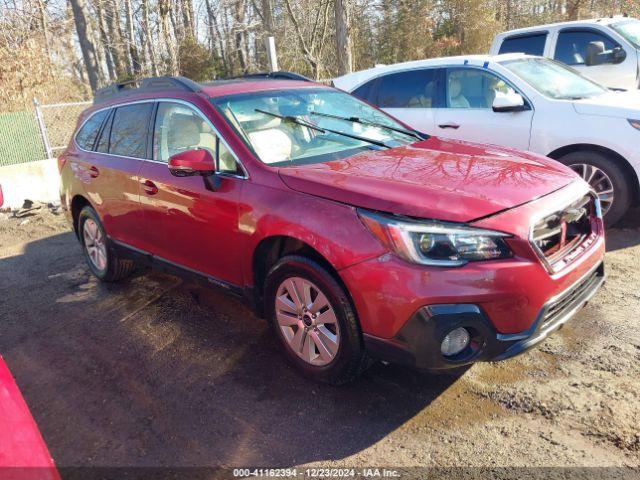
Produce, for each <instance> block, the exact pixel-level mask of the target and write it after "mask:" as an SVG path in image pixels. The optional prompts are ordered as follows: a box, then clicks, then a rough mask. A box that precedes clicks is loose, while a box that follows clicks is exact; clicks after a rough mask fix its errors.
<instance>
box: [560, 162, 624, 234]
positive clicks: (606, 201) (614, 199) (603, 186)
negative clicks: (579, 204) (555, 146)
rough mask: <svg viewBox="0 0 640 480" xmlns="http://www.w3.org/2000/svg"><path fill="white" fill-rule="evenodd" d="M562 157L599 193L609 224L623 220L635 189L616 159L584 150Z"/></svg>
mask: <svg viewBox="0 0 640 480" xmlns="http://www.w3.org/2000/svg"><path fill="white" fill-rule="evenodd" d="M558 160H559V161H560V162H561V163H563V164H565V165H567V166H568V167H569V168H571V169H572V170H573V171H574V172H576V173H577V174H578V175H580V176H581V177H582V178H583V180H584V181H585V182H587V183H588V184H589V185H590V186H591V188H593V189H594V190H595V192H596V193H597V194H598V198H600V205H601V207H602V214H603V215H604V220H605V222H606V224H607V226H611V225H615V224H616V223H617V222H618V221H620V220H621V219H622V217H623V216H624V214H625V213H626V212H627V210H628V209H629V206H630V204H631V188H630V184H629V182H627V179H626V177H625V172H624V171H623V169H622V168H621V167H620V166H619V165H618V163H617V162H616V161H615V160H614V159H613V158H611V157H609V156H607V155H605V154H603V153H600V152H592V151H580V152H571V153H568V154H567V155H564V156H563V157H561V158H559V159H558Z"/></svg>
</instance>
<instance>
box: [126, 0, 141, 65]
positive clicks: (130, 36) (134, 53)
mask: <svg viewBox="0 0 640 480" xmlns="http://www.w3.org/2000/svg"><path fill="white" fill-rule="evenodd" d="M124 8H125V13H126V15H127V44H128V46H129V55H130V56H131V68H130V71H131V73H133V75H134V76H138V75H139V74H140V54H139V53H138V46H137V45H136V35H135V33H134V31H133V11H132V10H131V0H124Z"/></svg>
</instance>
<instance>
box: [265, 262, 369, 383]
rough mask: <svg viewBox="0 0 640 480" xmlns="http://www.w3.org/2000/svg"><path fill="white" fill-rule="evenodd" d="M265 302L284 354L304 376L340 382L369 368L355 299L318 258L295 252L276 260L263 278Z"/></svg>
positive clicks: (328, 381)
mask: <svg viewBox="0 0 640 480" xmlns="http://www.w3.org/2000/svg"><path fill="white" fill-rule="evenodd" d="M265 307H266V312H267V314H268V316H269V320H270V323H271V326H272V328H273V330H274V333H275V335H276V337H277V338H278V339H279V341H280V343H281V345H282V347H283V350H284V353H285V355H286V356H287V358H288V359H289V361H290V362H291V363H293V364H294V365H295V366H296V367H297V368H298V369H299V370H300V371H302V372H303V373H304V374H305V375H306V376H308V377H310V378H313V379H314V380H319V381H323V382H327V383H332V384H341V383H345V382H348V381H350V380H352V379H353V378H355V377H356V376H357V375H358V374H359V373H360V372H362V371H363V370H364V369H365V368H366V365H367V358H366V354H365V351H364V346H363V343H362V335H361V332H360V327H359V324H358V320H357V317H356V313H355V311H354V309H353V307H352V305H351V300H350V299H349V297H348V295H347V294H346V292H345V291H344V288H343V287H342V286H341V285H340V284H339V283H338V282H337V281H336V279H335V278H333V276H332V275H331V274H330V273H329V272H328V271H327V270H326V269H325V268H323V267H322V266H320V264H318V263H317V262H315V261H313V260H311V259H308V258H306V257H302V256H297V255H290V256H286V257H284V258H282V259H281V260H280V261H278V262H277V263H276V264H275V265H274V267H273V268H272V269H271V270H270V272H269V274H268V276H267V279H266V282H265Z"/></svg>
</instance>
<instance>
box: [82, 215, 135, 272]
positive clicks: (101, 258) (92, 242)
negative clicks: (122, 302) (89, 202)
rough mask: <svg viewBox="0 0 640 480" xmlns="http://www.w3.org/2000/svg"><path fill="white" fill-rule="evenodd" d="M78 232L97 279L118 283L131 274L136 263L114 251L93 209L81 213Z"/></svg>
mask: <svg viewBox="0 0 640 480" xmlns="http://www.w3.org/2000/svg"><path fill="white" fill-rule="evenodd" d="M78 232H79V235H78V236H79V238H80V243H81V245H82V250H83V252H84V256H85V259H86V261H87V265H88V266H89V269H90V270H91V272H92V273H93V274H94V275H95V276H96V277H98V278H99V279H100V280H102V281H103V282H116V281H118V280H121V279H123V278H125V277H127V276H128V275H129V274H131V272H132V271H133V269H134V267H135V263H134V262H133V261H132V260H128V259H125V258H121V257H119V256H118V255H117V254H116V253H115V252H114V251H113V248H111V245H110V241H109V238H108V237H107V234H106V232H105V230H104V227H103V226H102V222H100V218H99V217H98V214H97V213H96V211H95V210H94V209H93V208H91V207H89V206H86V207H84V208H83V209H82V210H81V211H80V214H79V216H78Z"/></svg>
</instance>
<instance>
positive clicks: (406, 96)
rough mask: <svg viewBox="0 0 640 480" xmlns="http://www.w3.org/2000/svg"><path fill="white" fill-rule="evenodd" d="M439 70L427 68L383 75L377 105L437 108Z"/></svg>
mask: <svg viewBox="0 0 640 480" xmlns="http://www.w3.org/2000/svg"><path fill="white" fill-rule="evenodd" d="M439 71H440V70H439V69H436V68H427V69H420V70H410V71H406V72H398V73H391V74H389V75H385V76H384V77H381V78H380V79H379V82H380V83H379V85H378V95H377V102H376V103H377V105H378V106H379V107H380V108H436V107H437V106H438V103H439V102H438V90H439V89H438V77H439V75H438V73H439Z"/></svg>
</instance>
